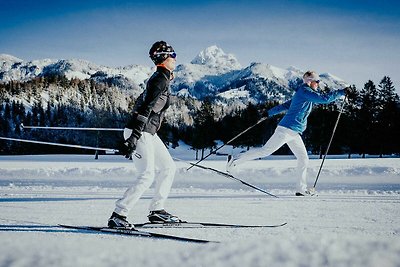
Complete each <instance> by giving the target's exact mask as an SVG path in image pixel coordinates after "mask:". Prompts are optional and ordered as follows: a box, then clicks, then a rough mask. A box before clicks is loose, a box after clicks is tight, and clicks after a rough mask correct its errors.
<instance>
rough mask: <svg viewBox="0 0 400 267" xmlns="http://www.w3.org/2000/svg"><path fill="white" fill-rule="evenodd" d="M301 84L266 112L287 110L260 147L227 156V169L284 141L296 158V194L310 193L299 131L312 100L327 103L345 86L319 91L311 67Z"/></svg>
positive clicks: (274, 112) (263, 153) (307, 159)
mask: <svg viewBox="0 0 400 267" xmlns="http://www.w3.org/2000/svg"><path fill="white" fill-rule="evenodd" d="M303 81H304V83H303V85H302V86H301V87H300V88H299V89H298V90H297V91H296V93H295V94H294V96H293V98H292V99H291V100H289V101H287V102H285V103H283V104H281V105H279V106H276V107H274V108H272V109H270V110H268V112H267V114H266V115H267V116H274V115H276V114H279V113H281V112H284V111H287V112H286V114H285V116H284V117H283V118H282V120H281V121H280V122H279V124H278V127H277V128H276V130H275V132H274V134H273V135H272V136H271V138H270V139H269V140H268V141H267V143H265V145H264V146H262V147H261V148H256V149H252V150H249V151H247V152H246V153H242V154H238V155H234V156H230V157H229V159H228V164H227V171H228V172H232V170H233V169H234V168H235V167H236V166H237V165H239V164H242V163H244V162H245V161H248V160H253V159H257V158H261V157H266V156H269V155H271V154H272V153H274V152H275V151H276V150H278V149H279V148H280V147H281V146H283V145H284V144H287V145H288V146H289V148H290V150H291V151H292V152H293V154H294V155H295V157H296V159H297V169H298V180H297V186H296V193H295V195H296V196H307V195H313V194H314V192H311V191H310V190H307V166H308V161H309V158H308V155H307V150H306V147H305V146H304V143H303V140H302V138H301V136H300V135H301V134H302V133H303V132H304V130H305V129H306V127H307V118H308V116H309V115H310V113H311V110H312V107H313V105H314V103H316V104H328V103H331V102H333V101H335V100H337V99H339V98H340V97H342V96H344V95H345V94H346V93H347V91H348V88H345V89H341V90H336V91H331V92H329V93H322V92H320V91H319V90H318V87H319V83H320V81H319V76H318V75H317V74H316V73H315V72H314V71H307V72H306V73H305V74H304V75H303Z"/></svg>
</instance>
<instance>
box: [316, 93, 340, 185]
mask: <svg viewBox="0 0 400 267" xmlns="http://www.w3.org/2000/svg"><path fill="white" fill-rule="evenodd" d="M346 99H347V96H345V97H344V99H343V104H342V107H341V108H340V111H339V115H338V117H337V119H336V123H335V126H334V127H333V131H332V135H331V139H330V140H329V143H328V147H327V148H326V151H325V155H324V157H323V158H322V162H321V166H319V170H318V174H317V178H316V179H315V182H314V186H313V188H312V190H315V186H316V185H317V182H318V178H319V175H320V173H321V170H322V166H323V165H324V162H325V158H326V156H327V155H328V151H329V148H330V146H331V143H332V140H333V136H334V135H335V132H336V128H337V126H338V124H339V119H340V116H341V115H342V113H343V108H344V106H345V105H346Z"/></svg>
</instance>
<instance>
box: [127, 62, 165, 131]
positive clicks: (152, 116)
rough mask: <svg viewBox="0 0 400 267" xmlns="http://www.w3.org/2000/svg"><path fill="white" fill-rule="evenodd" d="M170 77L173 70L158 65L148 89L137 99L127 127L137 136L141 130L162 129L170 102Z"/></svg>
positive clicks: (149, 81) (148, 83)
mask: <svg viewBox="0 0 400 267" xmlns="http://www.w3.org/2000/svg"><path fill="white" fill-rule="evenodd" d="M170 77H171V72H170V71H169V70H168V69H166V68H164V67H161V66H157V70H156V71H155V72H154V73H153V75H152V76H151V77H150V79H149V80H148V82H147V85H146V90H144V91H143V93H142V94H141V95H140V96H139V97H138V99H137V100H136V103H135V106H134V108H133V114H132V117H131V119H130V120H129V121H128V123H127V125H126V128H129V129H132V130H133V134H135V133H136V135H137V136H136V137H137V138H139V137H140V135H141V132H148V133H151V134H155V133H156V132H157V131H158V130H159V129H160V127H161V123H162V121H163V119H164V114H165V111H166V110H167V108H168V107H169V104H170V94H171V92H170V89H169V82H170Z"/></svg>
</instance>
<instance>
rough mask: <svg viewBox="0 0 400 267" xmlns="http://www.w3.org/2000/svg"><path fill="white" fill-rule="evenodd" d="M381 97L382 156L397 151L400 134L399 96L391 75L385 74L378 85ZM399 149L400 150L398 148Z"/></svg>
mask: <svg viewBox="0 0 400 267" xmlns="http://www.w3.org/2000/svg"><path fill="white" fill-rule="evenodd" d="M378 87H379V91H380V92H379V93H380V95H379V97H380V99H379V100H380V112H379V115H378V121H379V123H378V124H379V130H380V138H379V139H381V142H380V150H379V155H380V157H382V156H383V154H392V153H395V152H396V147H397V148H398V142H399V141H398V140H397V139H398V136H400V133H399V132H397V129H398V128H399V127H398V126H397V127H396V124H399V122H398V121H399V108H398V104H399V96H398V95H397V94H396V92H395V90H396V89H395V87H394V86H393V82H392V81H391V79H390V77H388V76H385V77H383V79H382V80H381V82H380V83H379V85H378ZM397 151H398V150H397Z"/></svg>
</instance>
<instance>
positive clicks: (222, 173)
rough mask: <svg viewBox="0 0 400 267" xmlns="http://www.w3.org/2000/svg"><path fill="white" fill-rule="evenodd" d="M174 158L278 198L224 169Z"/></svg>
mask: <svg viewBox="0 0 400 267" xmlns="http://www.w3.org/2000/svg"><path fill="white" fill-rule="evenodd" d="M173 159H174V160H176V161H181V162H185V163H187V164H190V165H192V166H196V167H199V168H201V169H204V170H210V171H213V172H215V173H217V174H219V175H222V176H225V177H227V178H229V179H232V180H235V181H238V182H241V183H242V184H244V185H246V186H248V187H251V188H253V189H255V190H257V191H260V192H263V193H264V194H267V195H269V196H271V197H276V198H278V197H277V196H276V195H274V194H271V193H269V192H267V191H265V190H264V189H262V188H259V187H258V186H255V185H252V184H250V183H248V182H245V181H243V180H241V179H239V178H236V177H235V176H233V175H232V174H230V173H226V172H222V171H220V170H217V169H214V168H210V167H206V166H203V165H199V164H197V163H192V162H187V161H185V160H183V159H178V158H175V157H173Z"/></svg>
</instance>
